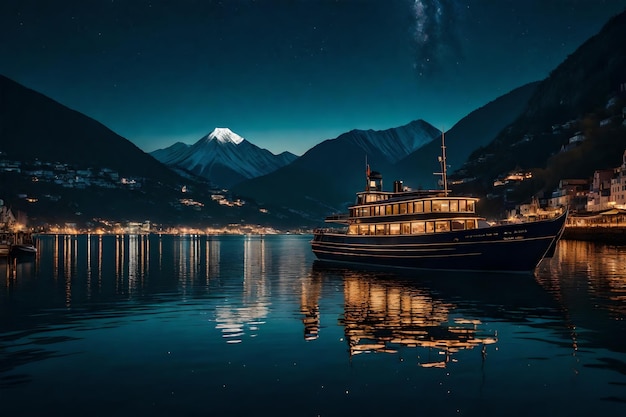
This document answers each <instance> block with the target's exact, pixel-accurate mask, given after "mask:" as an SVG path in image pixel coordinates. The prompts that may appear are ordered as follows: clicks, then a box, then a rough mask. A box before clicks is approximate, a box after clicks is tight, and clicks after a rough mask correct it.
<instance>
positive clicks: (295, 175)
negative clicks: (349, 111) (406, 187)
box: [233, 120, 441, 223]
mask: <svg viewBox="0 0 626 417" xmlns="http://www.w3.org/2000/svg"><path fill="white" fill-rule="evenodd" d="M440 134H441V132H439V130H437V129H436V128H435V127H433V126H432V125H430V124H428V123H427V122H425V121H423V120H417V121H414V122H411V123H409V124H407V125H404V126H400V127H398V128H393V129H386V130H381V131H374V130H352V131H350V132H347V133H344V134H342V135H340V136H338V137H337V138H335V139H328V140H325V141H323V142H322V143H320V144H318V145H316V146H314V147H313V148H311V149H310V150H309V151H307V152H306V153H305V154H304V155H302V156H301V157H300V158H298V159H297V160H295V161H294V162H293V163H291V164H289V165H287V166H285V167H283V168H281V169H279V170H276V171H274V172H273V173H271V174H268V175H265V176H262V177H259V178H255V179H253V180H250V181H246V182H243V183H241V184H239V185H238V186H236V187H234V188H233V192H235V193H236V194H238V195H243V196H250V197H252V198H253V199H255V200H257V201H259V202H271V203H273V204H276V205H278V206H280V207H285V208H289V209H290V210H292V211H293V212H294V213H297V215H301V216H304V217H305V218H307V219H310V220H311V221H313V222H318V223H321V221H322V219H323V218H324V217H325V216H326V215H328V214H329V213H331V212H335V211H343V210H345V208H346V205H348V204H351V203H353V202H354V198H355V193H356V192H357V191H358V190H361V189H362V188H363V187H364V186H365V164H366V161H367V162H368V163H369V164H370V165H371V167H372V169H374V170H377V171H379V172H382V173H383V174H384V175H385V177H386V178H388V179H389V182H388V184H392V182H393V179H394V178H398V177H397V175H396V169H395V162H396V161H397V160H398V159H400V158H403V157H406V156H407V155H408V154H409V153H411V152H413V151H414V150H415V149H416V148H418V147H420V146H424V145H425V144H427V143H429V142H431V141H432V140H433V138H436V137H438V136H439V135H440Z"/></svg>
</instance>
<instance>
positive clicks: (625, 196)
mask: <svg viewBox="0 0 626 417" xmlns="http://www.w3.org/2000/svg"><path fill="white" fill-rule="evenodd" d="M610 204H612V205H614V207H616V208H621V209H626V151H624V154H623V156H622V165H621V166H620V167H619V168H616V169H615V170H614V172H613V178H611V198H610Z"/></svg>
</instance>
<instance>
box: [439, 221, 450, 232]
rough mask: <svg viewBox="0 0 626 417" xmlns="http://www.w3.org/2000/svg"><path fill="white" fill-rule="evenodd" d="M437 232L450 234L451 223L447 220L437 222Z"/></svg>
mask: <svg viewBox="0 0 626 417" xmlns="http://www.w3.org/2000/svg"><path fill="white" fill-rule="evenodd" d="M435 231H436V232H449V231H450V222H449V221H447V220H445V221H444V220H440V221H436V222H435Z"/></svg>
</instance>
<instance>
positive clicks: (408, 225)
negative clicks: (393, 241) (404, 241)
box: [402, 223, 411, 235]
mask: <svg viewBox="0 0 626 417" xmlns="http://www.w3.org/2000/svg"><path fill="white" fill-rule="evenodd" d="M402 234H403V235H409V234H411V223H402Z"/></svg>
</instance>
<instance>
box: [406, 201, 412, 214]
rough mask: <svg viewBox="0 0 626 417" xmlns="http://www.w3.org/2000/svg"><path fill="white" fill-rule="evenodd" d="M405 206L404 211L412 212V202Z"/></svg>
mask: <svg viewBox="0 0 626 417" xmlns="http://www.w3.org/2000/svg"><path fill="white" fill-rule="evenodd" d="M406 206H407V207H406V212H407V213H409V214H411V213H413V203H408V204H407V205H406Z"/></svg>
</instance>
